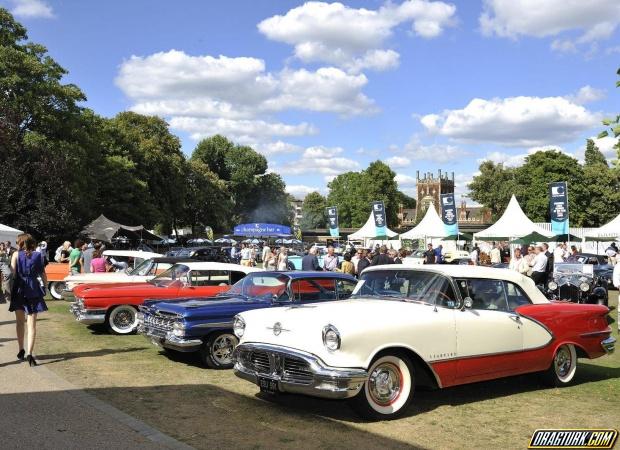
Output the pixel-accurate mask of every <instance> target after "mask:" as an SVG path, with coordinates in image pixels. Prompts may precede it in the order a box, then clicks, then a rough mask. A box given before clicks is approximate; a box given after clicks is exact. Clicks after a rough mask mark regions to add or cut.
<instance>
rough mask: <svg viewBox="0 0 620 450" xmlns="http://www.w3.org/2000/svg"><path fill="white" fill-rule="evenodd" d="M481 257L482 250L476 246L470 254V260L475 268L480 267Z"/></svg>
mask: <svg viewBox="0 0 620 450" xmlns="http://www.w3.org/2000/svg"><path fill="white" fill-rule="evenodd" d="M479 255H480V249H479V248H478V246H477V245H475V246H474V249H473V250H472V251H471V253H470V254H469V259H470V261H471V263H472V265H474V266H477V265H478V256H479Z"/></svg>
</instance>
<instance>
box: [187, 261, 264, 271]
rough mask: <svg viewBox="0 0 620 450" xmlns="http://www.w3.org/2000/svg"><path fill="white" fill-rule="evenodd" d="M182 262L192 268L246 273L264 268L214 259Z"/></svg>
mask: <svg viewBox="0 0 620 450" xmlns="http://www.w3.org/2000/svg"><path fill="white" fill-rule="evenodd" d="M179 264H181V263H179ZM182 264H183V265H184V266H187V267H189V269H190V270H234V271H235V272H244V273H250V272H262V270H263V269H261V268H258V267H247V266H242V265H239V264H231V263H221V262H214V261H196V260H189V261H188V262H183V263H182Z"/></svg>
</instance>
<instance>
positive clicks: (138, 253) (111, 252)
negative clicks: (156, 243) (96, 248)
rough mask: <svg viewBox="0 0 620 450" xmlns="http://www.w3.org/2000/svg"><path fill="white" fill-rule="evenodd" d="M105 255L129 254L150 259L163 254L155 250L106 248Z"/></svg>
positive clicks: (132, 256)
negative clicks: (154, 251)
mask: <svg viewBox="0 0 620 450" xmlns="http://www.w3.org/2000/svg"><path fill="white" fill-rule="evenodd" d="M103 256H128V257H131V258H142V259H149V258H157V257H160V256H163V255H161V254H159V253H153V252H143V251H142V250H104V252H103Z"/></svg>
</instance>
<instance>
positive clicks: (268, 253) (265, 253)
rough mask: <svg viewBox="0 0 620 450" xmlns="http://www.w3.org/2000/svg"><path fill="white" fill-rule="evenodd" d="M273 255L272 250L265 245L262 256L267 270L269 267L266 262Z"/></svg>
mask: <svg viewBox="0 0 620 450" xmlns="http://www.w3.org/2000/svg"><path fill="white" fill-rule="evenodd" d="M270 255H271V248H269V246H268V245H265V246H264V247H263V252H262V254H261V261H263V268H264V269H266V268H267V265H266V264H265V261H266V260H267V257H268V256H270Z"/></svg>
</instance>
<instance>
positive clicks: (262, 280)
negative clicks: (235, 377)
mask: <svg viewBox="0 0 620 450" xmlns="http://www.w3.org/2000/svg"><path fill="white" fill-rule="evenodd" d="M356 284H357V280H356V279H355V278H353V277H352V276H350V275H346V274H343V273H338V272H253V273H250V274H248V275H247V276H246V277H245V278H243V279H241V280H240V281H238V282H237V283H235V284H234V285H233V286H232V287H231V288H230V290H229V291H227V292H225V293H222V294H219V295H217V296H215V297H208V298H190V299H182V300H177V301H167V300H163V301H162V300H159V301H157V300H153V301H147V302H145V304H144V305H143V306H141V307H140V312H139V313H138V315H137V316H138V317H137V319H138V332H139V333H141V334H143V335H145V336H146V337H147V338H148V339H150V340H151V341H152V342H153V343H154V344H156V345H158V346H161V347H163V348H165V349H168V350H175V351H180V352H199V353H200V359H201V361H202V363H203V364H204V365H205V366H206V367H209V368H213V369H230V368H232V366H233V360H232V355H233V350H234V349H235V347H236V346H237V343H238V340H237V337H236V336H235V335H234V334H233V330H232V325H233V317H234V316H235V315H236V314H239V313H241V312H243V311H249V310H251V309H259V308H272V307H278V306H294V305H300V304H305V303H316V302H325V301H334V300H342V299H347V298H349V297H350V296H351V293H352V292H353V289H354V288H355V285H356Z"/></svg>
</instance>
